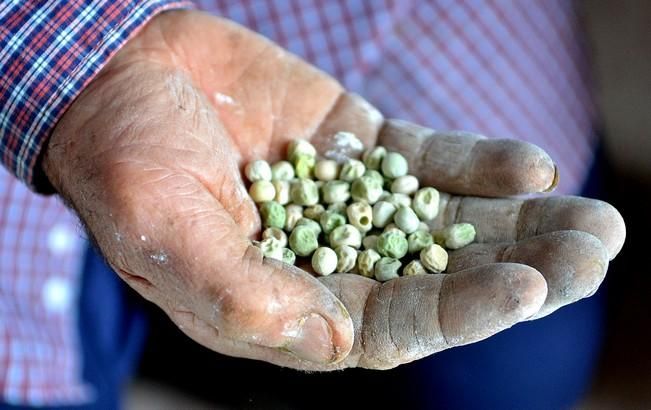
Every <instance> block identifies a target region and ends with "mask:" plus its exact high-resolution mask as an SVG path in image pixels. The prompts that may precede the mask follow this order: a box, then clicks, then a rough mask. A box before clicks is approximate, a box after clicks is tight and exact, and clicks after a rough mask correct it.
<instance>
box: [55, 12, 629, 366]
mask: <svg viewBox="0 0 651 410" xmlns="http://www.w3.org/2000/svg"><path fill="white" fill-rule="evenodd" d="M338 130H346V131H352V132H354V133H356V134H357V135H358V136H359V137H360V138H361V139H362V140H363V142H364V143H365V145H367V146H371V145H373V144H376V143H379V144H382V145H385V146H387V147H390V148H391V149H394V150H398V151H401V152H402V153H404V154H405V155H406V156H407V157H408V159H409V161H410V165H411V169H412V172H413V173H414V174H415V175H416V176H418V177H419V178H421V180H422V181H423V182H424V184H431V185H433V186H435V187H438V188H440V189H442V190H443V191H445V192H448V193H449V194H443V196H442V203H441V211H440V213H439V216H438V217H437V218H436V219H435V220H434V221H432V222H431V225H432V227H433V228H436V227H440V226H443V225H445V224H449V223H452V222H455V221H467V222H471V223H473V224H475V225H476V226H477V230H478V242H480V243H477V244H473V245H471V246H468V247H467V248H464V249H461V250H458V251H455V252H452V253H451V255H450V271H451V272H454V274H452V275H424V276H418V277H404V278H400V279H397V280H393V281H390V282H387V283H383V284H380V283H377V282H375V281H373V280H371V279H367V278H364V277H361V276H357V275H349V274H340V275H331V276H329V277H325V278H320V279H316V278H314V277H313V276H312V275H310V274H309V273H307V272H305V271H302V270H300V269H298V268H295V267H289V266H286V265H284V264H282V263H280V262H276V261H273V260H263V259H262V256H261V254H260V252H259V251H258V250H257V249H256V248H254V247H252V246H251V245H250V241H249V240H250V239H251V238H254V237H255V236H256V235H258V233H259V231H260V221H259V217H258V216H257V211H256V208H255V206H254V204H253V203H252V202H251V201H250V200H249V199H248V197H247V193H246V189H245V186H244V183H243V181H242V178H241V169H242V167H243V166H244V164H245V163H246V162H248V161H250V160H252V159H256V158H265V159H267V160H268V161H276V160H278V159H280V158H281V157H282V156H283V152H284V149H285V147H286V143H287V141H288V140H289V139H293V138H308V139H310V140H312V141H313V142H314V144H315V145H316V146H317V147H318V148H319V150H320V151H321V152H326V151H328V150H332V149H333V148H336V147H337V144H336V143H335V142H333V141H332V138H331V136H332V134H333V132H334V131H338ZM344 151H345V152H343V153H344V154H347V155H359V152H358V151H356V150H354V149H349V150H348V151H346V149H344ZM43 167H44V170H45V172H46V175H47V176H48V178H49V180H50V181H51V183H52V185H53V186H54V187H55V188H56V190H57V191H58V192H59V193H60V195H61V196H63V197H64V198H65V199H66V201H67V202H68V203H69V204H70V205H71V206H72V207H73V208H74V209H75V210H76V212H77V213H78V214H79V216H80V218H81V219H82V220H83V222H84V223H85V224H86V226H87V229H88V231H89V233H90V235H91V236H92V237H93V238H94V240H95V241H96V243H97V244H98V246H99V247H100V249H101V251H102V252H103V254H104V255H105V257H106V258H107V260H108V262H109V263H110V265H111V266H112V267H113V268H114V269H115V271H116V272H117V273H118V274H119V275H120V277H121V278H122V279H124V280H125V281H126V282H127V283H128V284H129V285H130V286H132V287H133V288H134V289H135V290H136V291H137V292H139V293H140V294H141V295H142V296H143V297H145V298H146V299H148V300H150V301H152V302H153V303H155V304H157V305H158V306H160V307H161V308H162V309H163V310H164V311H165V312H166V313H167V314H168V315H169V317H170V318H171V320H173V321H174V322H175V323H176V324H177V325H178V326H179V328H180V329H182V331H183V332H185V333H186V334H187V335H188V336H189V337H191V338H193V339H194V340H196V341H197V342H199V343H201V344H203V345H204V346H206V347H208V348H210V349H213V350H215V351H218V352H221V353H224V354H228V355H233V356H239V357H247V358H254V359H260V360H265V361H268V362H271V363H275V364H278V365H282V366H288V367H293V368H298V369H306V370H332V369H340V368H346V367H355V366H359V367H366V368H375V369H385V368H391V367H395V366H397V365H399V364H401V363H405V362H409V361H412V360H416V359H418V358H422V357H424V356H427V355H430V354H432V353H435V352H438V351H441V350H443V349H446V348H449V347H452V346H457V345H463V344H467V343H472V342H475V341H478V340H481V339H484V338H486V337H488V336H490V335H492V334H494V333H496V332H499V331H501V330H503V329H506V328H508V327H510V326H512V325H513V324H515V323H518V322H520V321H523V320H527V319H531V318H535V317H540V316H544V315H546V314H549V313H551V312H552V311H554V310H556V309H558V308H559V307H561V306H563V305H566V304H568V303H572V302H574V301H576V300H579V299H581V298H583V297H586V296H589V295H590V294H592V293H593V292H594V291H595V290H596V289H597V287H598V286H599V284H600V283H601V281H602V280H603V278H604V275H605V273H606V269H607V266H608V262H609V260H610V259H612V258H613V257H614V256H615V255H616V254H617V253H618V252H619V250H620V249H621V246H622V244H623V241H624V237H625V228H624V223H623V220H622V218H621V216H620V215H619V213H618V212H617V211H616V210H615V209H614V208H613V207H611V206H610V205H608V204H605V203H603V202H600V201H594V200H588V199H583V198H576V197H549V198H547V197H545V198H543V199H527V200H523V199H512V198H511V197H512V196H515V195H518V194H524V193H528V192H542V191H545V190H549V189H551V188H553V186H554V185H555V183H556V182H557V178H558V175H557V170H556V167H555V166H554V164H553V162H552V160H551V159H550V158H549V157H548V156H547V154H545V153H544V152H543V151H542V150H540V149H539V148H537V147H535V146H533V145H530V144H527V143H524V142H518V141H506V140H493V139H490V140H487V139H483V137H481V136H478V135H473V134H467V133H434V132H433V131H431V130H429V129H426V128H422V127H419V126H416V125H414V124H409V123H406V122H402V121H396V120H385V119H384V118H383V117H382V115H381V114H380V113H379V112H377V110H375V109H374V108H373V107H371V106H370V105H369V104H368V103H366V102H365V101H364V100H363V99H362V98H360V97H358V96H355V95H352V94H349V93H346V91H345V90H343V89H342V87H341V86H340V85H339V84H338V83H337V82H336V81H335V80H334V79H332V78H330V77H329V76H327V75H326V74H324V73H322V72H320V71H319V70H317V69H315V68H314V67H312V66H310V65H308V64H307V63H305V62H303V61H301V60H300V59H298V58H296V57H295V56H293V55H291V54H289V53H287V52H286V51H284V50H282V49H281V48H279V47H278V46H276V45H274V44H272V43H270V42H269V41H267V40H265V39H264V38H262V37H260V36H258V35H256V34H254V33H252V32H250V31H248V30H246V29H244V28H242V27H240V26H237V25H235V24H233V23H230V22H228V21H225V20H221V19H217V18H214V17H210V16H207V15H204V14H201V13H197V12H189V11H174V12H168V13H164V14H161V15H159V16H157V17H155V18H154V19H153V20H152V21H151V22H150V23H149V24H148V25H147V26H146V27H145V28H144V29H143V31H141V32H140V33H139V34H138V35H137V36H135V37H134V38H133V39H132V40H130V41H129V43H128V44H127V46H125V47H124V48H123V49H122V50H121V51H120V52H119V53H118V54H117V55H116V56H115V57H114V58H112V59H111V60H110V62H109V64H108V65H107V66H106V67H105V68H104V69H103V70H102V71H101V73H100V75H99V76H98V77H96V78H95V79H94V80H93V81H92V82H91V84H90V85H89V86H88V87H87V88H86V89H85V91H84V92H83V93H82V95H81V96H80V97H79V98H78V99H77V100H76V101H75V102H74V103H73V105H72V106H71V107H70V108H69V109H68V110H67V112H66V114H65V115H64V117H63V118H62V119H61V121H60V122H59V124H58V125H57V127H56V130H55V132H54V134H53V136H52V138H51V140H50V142H49V145H48V148H47V151H46V153H45V156H44V160H43Z"/></svg>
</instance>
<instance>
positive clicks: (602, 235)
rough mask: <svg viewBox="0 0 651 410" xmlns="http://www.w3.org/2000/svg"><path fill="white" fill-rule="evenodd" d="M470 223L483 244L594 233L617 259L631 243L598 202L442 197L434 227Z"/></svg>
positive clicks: (613, 213)
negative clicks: (565, 233) (573, 232)
mask: <svg viewBox="0 0 651 410" xmlns="http://www.w3.org/2000/svg"><path fill="white" fill-rule="evenodd" d="M457 222H469V223H472V224H473V225H474V226H475V229H476V231H477V237H476V240H477V242H482V243H487V242H497V243H500V242H514V241H519V240H522V239H526V238H530V237H534V236H537V235H541V234H544V233H549V232H554V231H568V230H576V231H583V232H588V233H590V234H592V235H594V236H596V237H597V238H599V240H600V241H601V242H602V243H603V244H604V246H605V247H606V249H607V250H608V257H609V258H610V259H613V258H614V257H615V256H616V255H617V254H618V253H619V251H620V250H621V248H622V246H623V244H624V239H625V238H626V226H625V225H624V220H623V218H622V216H621V215H620V214H619V212H618V211H617V209H615V208H614V207H613V206H612V205H610V204H608V203H606V202H603V201H599V200H596V199H588V198H582V197H575V196H551V197H545V198H533V199H511V198H495V199H492V198H477V197H458V196H450V195H447V194H441V203H440V210H439V214H438V216H437V217H436V218H435V219H434V220H433V221H431V222H430V223H429V225H430V226H431V227H432V228H433V229H440V228H442V227H445V226H448V225H450V224H453V223H457Z"/></svg>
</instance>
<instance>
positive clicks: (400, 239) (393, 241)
mask: <svg viewBox="0 0 651 410" xmlns="http://www.w3.org/2000/svg"><path fill="white" fill-rule="evenodd" d="M375 247H376V249H377V251H378V252H379V253H380V255H382V256H388V257H391V258H395V259H400V258H402V257H403V256H405V255H406V254H407V250H408V249H409V244H408V242H407V238H405V236H404V234H400V233H398V232H395V231H389V232H382V233H381V234H380V236H379V237H378V239H377V243H376V245H375Z"/></svg>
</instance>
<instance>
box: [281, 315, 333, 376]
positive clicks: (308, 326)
mask: <svg viewBox="0 0 651 410" xmlns="http://www.w3.org/2000/svg"><path fill="white" fill-rule="evenodd" d="M287 349H288V350H289V351H290V352H292V353H293V354H295V355H296V356H298V357H299V358H301V359H304V360H308V361H310V362H314V363H322V364H323V363H331V362H332V361H333V360H334V359H335V348H334V346H333V343H332V329H331V328H330V325H328V322H326V320H325V319H324V318H323V317H321V316H320V315H317V314H312V315H311V316H309V317H308V318H307V319H306V320H305V321H304V322H303V325H302V326H301V328H300V330H299V331H298V334H297V336H296V337H295V338H294V339H293V340H292V341H291V342H290V343H289V345H288V346H287Z"/></svg>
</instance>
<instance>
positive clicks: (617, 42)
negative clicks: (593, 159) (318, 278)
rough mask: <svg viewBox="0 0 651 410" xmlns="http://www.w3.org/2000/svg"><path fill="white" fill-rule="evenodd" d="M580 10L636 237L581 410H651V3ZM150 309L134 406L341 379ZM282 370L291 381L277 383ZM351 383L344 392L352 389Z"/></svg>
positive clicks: (612, 297)
mask: <svg viewBox="0 0 651 410" xmlns="http://www.w3.org/2000/svg"><path fill="white" fill-rule="evenodd" d="M580 14H581V17H582V19H583V22H584V25H585V29H586V31H587V34H588V38H589V43H590V44H589V46H590V48H591V51H592V53H591V58H592V63H593V68H594V77H595V79H596V83H597V87H598V101H599V105H600V109H601V114H602V119H603V124H602V137H603V150H602V151H603V152H602V153H601V159H600V161H599V162H598V164H597V165H596V166H597V168H598V172H599V173H600V174H601V176H602V180H603V182H604V192H603V194H602V195H601V196H602V198H603V199H605V200H607V201H608V202H610V203H612V204H613V205H615V207H617V208H618V209H619V210H620V212H621V213H622V214H623V216H624V219H625V221H626V222H627V228H628V237H627V241H626V244H625V246H624V249H623V251H622V253H621V254H620V255H619V256H618V257H617V258H616V260H615V261H614V262H613V263H612V264H611V266H610V270H609V275H608V276H607V279H606V281H605V283H604V285H603V286H602V289H601V290H600V292H604V293H605V296H606V299H607V307H606V322H605V326H606V327H605V335H606V337H605V342H604V344H603V350H602V352H601V357H600V361H599V366H598V369H597V371H596V372H595V374H594V378H593V381H592V387H591V388H590V390H589V392H588V393H587V395H586V396H585V398H584V399H583V400H582V401H581V403H580V404H578V405H577V408H580V409H602V408H603V409H608V408H620V409H622V408H630V409H641V408H651V388H649V387H650V386H651V354H650V352H649V346H651V329H650V328H651V326H649V325H651V321H649V313H650V312H651V298H650V297H649V289H650V288H651V276H650V275H649V267H647V266H646V264H647V261H648V259H649V257H648V255H649V254H648V250H647V249H646V245H647V244H648V236H649V232H651V217H650V216H649V215H650V213H649V208H650V206H651V2H649V1H644V0H626V1H606V0H601V1H598V0H595V1H584V2H582V3H580ZM148 315H149V318H150V321H151V330H150V337H149V341H148V344H147V347H146V349H145V353H144V358H143V360H142V362H141V365H140V368H139V370H138V376H137V378H136V379H135V380H134V381H133V382H132V383H131V384H130V386H129V387H128V389H127V391H126V398H127V399H126V407H127V408H128V409H134V410H135V409H167V408H169V409H176V408H195V409H200V408H224V409H228V408H252V409H255V408H295V407H294V406H295V405H296V404H289V402H288V401H287V400H286V399H287V398H288V397H292V396H294V394H295V392H298V391H303V392H305V391H307V392H313V393H314V394H317V393H318V394H322V393H324V392H322V391H321V390H320V383H322V382H323V381H324V380H327V379H328V378H332V377H335V376H333V375H327V376H323V375H321V376H315V375H307V376H306V375H302V374H299V373H296V372H293V371H291V370H287V369H276V368H274V367H273V366H268V365H265V364H259V363H252V362H249V361H244V360H237V359H232V358H228V357H223V356H219V355H217V354H214V353H211V352H208V351H207V350H205V349H202V348H201V347H198V346H197V345H195V344H194V343H193V342H191V341H190V340H189V339H186V338H185V336H183V335H182V334H181V333H180V332H179V331H178V330H177V329H176V328H175V327H174V326H173V325H171V323H170V322H169V321H168V320H167V319H166V318H165V317H164V316H163V315H162V313H161V312H160V311H159V310H158V309H155V308H153V307H151V306H149V307H148ZM407 366H410V365H407ZM407 366H405V367H407ZM199 369H200V370H199ZM400 371H401V370H400V369H398V370H396V371H395V378H394V380H396V384H393V383H392V384H391V385H390V386H384V384H383V383H386V380H387V379H386V378H382V379H379V378H377V377H376V374H374V373H373V372H366V371H357V370H353V371H350V373H353V374H354V375H356V376H358V377H357V378H356V380H358V383H359V385H357V386H354V387H356V388H357V391H358V392H359V394H360V395H369V394H370V395H374V394H377V392H378V391H381V390H384V389H385V387H386V388H390V389H397V388H399V389H407V390H408V389H409V388H410V387H409V386H404V385H400V384H399V383H398V382H397V380H399V378H400ZM189 375H194V376H198V375H201V377H189ZM279 376H280V377H282V380H283V383H284V385H277V384H276V383H275V381H276V379H277V378H278V377H279ZM330 386H332V384H330ZM346 387H347V389H342V391H344V390H346V391H350V390H349V388H350V387H351V386H346ZM326 393H332V394H337V393H338V392H336V391H334V392H326ZM385 393H386V394H382V395H381V397H382V400H383V404H385V405H389V404H390V403H391V402H392V399H391V397H390V390H387V391H386V392H385ZM309 394H312V393H309ZM395 404H396V405H399V404H404V402H401V403H395ZM317 407H319V406H318V405H317Z"/></svg>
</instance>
